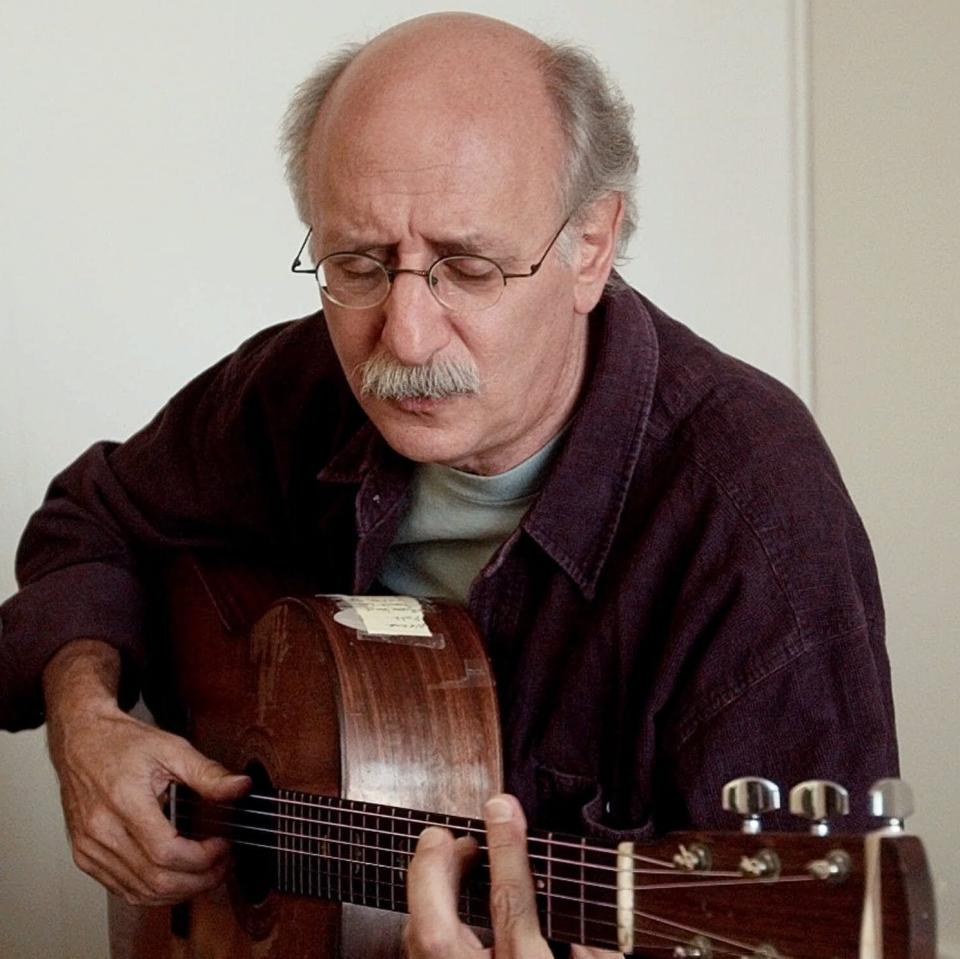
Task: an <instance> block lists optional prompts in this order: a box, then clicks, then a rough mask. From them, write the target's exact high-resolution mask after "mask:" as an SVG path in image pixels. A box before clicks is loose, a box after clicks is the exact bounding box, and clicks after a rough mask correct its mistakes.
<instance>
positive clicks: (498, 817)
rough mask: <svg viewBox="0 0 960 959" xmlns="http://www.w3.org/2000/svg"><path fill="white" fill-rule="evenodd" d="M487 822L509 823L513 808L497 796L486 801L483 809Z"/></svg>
mask: <svg viewBox="0 0 960 959" xmlns="http://www.w3.org/2000/svg"><path fill="white" fill-rule="evenodd" d="M483 812H484V814H485V815H486V817H487V822H510V820H511V819H513V807H512V806H511V805H510V803H508V802H507V801H506V799H501V798H500V797H499V796H494V797H493V799H488V800H487V802H486V805H484V807H483Z"/></svg>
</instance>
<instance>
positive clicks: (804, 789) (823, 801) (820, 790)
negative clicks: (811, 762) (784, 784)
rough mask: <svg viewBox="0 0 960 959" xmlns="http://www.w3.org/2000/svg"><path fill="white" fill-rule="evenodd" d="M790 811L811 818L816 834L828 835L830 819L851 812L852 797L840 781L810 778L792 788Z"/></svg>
mask: <svg viewBox="0 0 960 959" xmlns="http://www.w3.org/2000/svg"><path fill="white" fill-rule="evenodd" d="M790 812H792V813H793V815H794V816H802V817H803V818H804V819H809V820H810V832H811V833H813V835H814V836H826V835H827V834H828V833H829V832H830V825H829V820H830V819H832V818H833V817H834V816H846V815H847V813H848V812H850V797H849V796H848V795H847V791H846V789H844V788H843V786H841V785H840V784H839V783H835V782H831V781H830V780H829V779H808V780H806V781H805V782H802V783H797V785H796V786H794V787H793V789H791V790H790Z"/></svg>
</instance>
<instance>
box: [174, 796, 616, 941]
mask: <svg viewBox="0 0 960 959" xmlns="http://www.w3.org/2000/svg"><path fill="white" fill-rule="evenodd" d="M178 806H179V808H178V810H177V813H176V819H177V825H178V828H180V830H181V832H184V833H186V834H191V833H192V834H198V833H210V832H215V833H218V834H224V835H227V836H228V837H229V838H230V839H231V840H232V841H233V843H234V844H235V846H236V847H237V848H238V850H239V851H240V858H241V862H242V860H243V857H247V858H248V860H250V861H251V863H252V864H253V867H254V868H255V869H256V870H257V871H258V872H260V874H261V875H262V874H263V872H261V871H266V870H270V872H271V874H272V876H273V877H274V878H273V883H272V885H273V888H275V889H277V890H278V891H280V892H286V893H293V894H295V895H302V896H316V897H319V898H322V899H329V900H334V901H337V902H349V903H356V904H358V905H363V906H370V907H373V908H377V909H386V910H391V911H394V912H406V911H407V894H406V871H407V867H408V865H409V863H410V859H411V858H412V856H413V851H414V848H415V847H416V843H417V839H418V837H419V835H420V833H421V832H422V831H423V830H424V828H426V827H427V826H429V825H435V826H442V827H444V828H446V829H449V830H450V831H451V832H452V833H453V834H454V835H455V836H471V837H473V838H474V839H475V840H476V841H477V843H478V846H479V850H478V855H477V860H476V862H475V863H474V865H473V867H472V868H471V869H470V872H469V874H468V875H467V877H466V879H465V881H464V883H463V884H462V886H461V893H460V900H459V912H460V916H461V918H462V919H463V920H464V921H465V922H467V923H469V924H470V925H474V926H481V927H489V926H490V906H489V901H490V872H489V864H488V860H487V855H486V848H485V842H486V839H485V831H484V824H483V822H482V821H480V820H476V819H468V818H465V817H461V816H452V815H446V814H438V813H430V812H423V811H420V810H412V809H403V808H399V807H394V806H385V805H379V804H376V803H367V802H358V801H354V800H348V799H339V798H333V797H325V796H314V795H310V794H307V793H300V792H294V791H290V790H276V791H262V790H261V791H259V792H257V793H256V794H255V795H252V796H250V797H247V798H246V799H244V800H242V801H241V802H239V803H237V804H235V805H234V806H232V807H230V808H229V810H227V809H224V808H221V809H220V811H219V812H216V813H214V812H211V811H210V809H209V807H207V806H204V805H201V806H199V807H196V805H195V803H194V802H192V801H188V800H185V799H184V798H181V800H180V802H179V804H178ZM198 809H199V810H200V812H199V814H198ZM528 853H529V858H530V865H531V869H532V872H533V875H534V884H535V892H536V899H537V906H538V911H539V913H540V919H541V927H542V929H543V931H544V934H545V935H546V936H547V938H548V939H555V940H559V941H565V942H582V943H590V944H593V945H596V946H608V947H611V948H616V943H617V924H616V850H615V849H612V848H604V847H602V846H598V845H597V843H596V841H594V840H588V839H584V838H578V837H569V836H565V835H559V834H554V833H546V832H538V831H531V833H530V835H529V837H528Z"/></svg>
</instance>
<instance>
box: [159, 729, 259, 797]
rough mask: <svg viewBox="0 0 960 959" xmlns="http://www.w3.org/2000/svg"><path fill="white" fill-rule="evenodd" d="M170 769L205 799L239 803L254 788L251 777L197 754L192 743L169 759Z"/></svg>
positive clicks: (178, 750) (175, 752) (177, 777)
mask: <svg viewBox="0 0 960 959" xmlns="http://www.w3.org/2000/svg"><path fill="white" fill-rule="evenodd" d="M167 767H168V769H169V770H170V772H171V773H172V775H173V776H174V778H176V779H178V780H179V781H180V782H182V783H183V784H184V785H185V786H189V787H190V788H191V789H192V790H194V791H195V792H196V793H198V794H199V795H200V796H202V797H203V798H204V799H213V800H227V799H239V798H240V797H241V796H242V795H244V794H245V793H246V792H248V791H249V790H250V786H251V785H252V780H251V779H250V777H249V776H245V775H243V774H240V773H232V772H230V770H229V769H227V768H226V767H224V766H221V765H220V763H218V762H216V760H213V759H210V758H209V757H207V756H204V755H203V753H200V752H198V751H197V750H196V749H194V748H193V747H192V746H191V745H190V744H189V743H186V744H184V745H183V747H182V748H179V749H176V750H175V751H174V752H173V753H172V755H170V756H169V757H168V762H167Z"/></svg>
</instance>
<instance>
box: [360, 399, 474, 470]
mask: <svg viewBox="0 0 960 959" xmlns="http://www.w3.org/2000/svg"><path fill="white" fill-rule="evenodd" d="M382 405H386V404H381V403H371V404H369V408H367V409H366V412H367V415H368V416H369V417H370V419H371V420H372V421H373V425H374V426H375V427H376V428H377V430H378V431H379V433H380V435H381V436H382V437H383V438H384V440H386V442H387V444H388V445H389V446H390V447H391V448H392V449H393V450H394V451H396V452H397V453H399V454H400V455H401V456H404V457H406V458H407V459H409V460H413V461H414V462H417V463H441V464H444V465H451V466H452V465H455V464H456V463H458V462H462V461H463V460H464V459H466V458H467V457H469V455H470V453H471V452H472V446H471V444H470V443H469V441H468V439H467V437H466V436H465V435H464V430H463V425H462V423H457V424H456V425H451V424H448V423H445V422H443V419H442V418H440V417H438V416H436V415H435V414H434V413H432V412H425V413H424V412H409V411H405V410H400V409H396V408H395V407H393V408H390V409H387V410H384V409H382V408H381V409H374V408H372V407H381V406H382ZM365 406H366V404H365ZM391 406H392V404H391Z"/></svg>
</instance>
